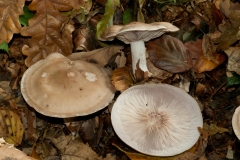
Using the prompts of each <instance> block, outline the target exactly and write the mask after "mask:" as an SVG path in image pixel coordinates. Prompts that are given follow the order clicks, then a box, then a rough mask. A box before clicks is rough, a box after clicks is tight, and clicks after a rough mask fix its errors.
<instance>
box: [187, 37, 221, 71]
mask: <svg viewBox="0 0 240 160" xmlns="http://www.w3.org/2000/svg"><path fill="white" fill-rule="evenodd" d="M184 45H185V46H186V47H187V49H188V50H189V51H190V53H191V58H192V63H193V67H192V69H193V70H194V71H196V72H199V73H201V72H205V71H211V70H213V69H214V68H216V67H217V66H218V65H220V64H221V63H223V62H224V60H225V56H224V55H222V54H216V53H212V54H211V56H209V55H208V54H206V55H207V56H208V57H206V56H204V54H203V49H202V40H200V39H198V40H197V41H189V42H187V43H185V44H184ZM205 50H206V49H205ZM208 58H209V59H208ZM211 59H214V61H213V60H211ZM215 61H216V62H218V63H216V62H215Z"/></svg>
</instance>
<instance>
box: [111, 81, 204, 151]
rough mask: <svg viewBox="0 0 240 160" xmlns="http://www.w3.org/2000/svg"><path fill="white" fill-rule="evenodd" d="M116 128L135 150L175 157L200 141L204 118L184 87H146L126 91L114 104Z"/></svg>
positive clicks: (113, 120)
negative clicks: (199, 128)
mask: <svg viewBox="0 0 240 160" xmlns="http://www.w3.org/2000/svg"><path fill="white" fill-rule="evenodd" d="M111 119H112V125H113V128H114V130H115V132H116V133H117V135H118V136H119V137H120V139H122V140H123V141H124V142H125V143H126V144H128V145H129V146H130V147H132V148H134V149H135V150H137V151H139V152H141V153H144V154H147V155H153V156H174V155H177V154H180V153H182V152H184V151H186V150H188V149H190V148H191V147H192V146H193V145H194V144H195V143H196V142H197V140H198V138H199V136H200V133H199V131H198V127H202V126H203V119H202V114H201V111H200V108H199V106H198V104H197V102H196V101H195V100H194V98H192V97H191V96H190V95H188V94H187V93H186V92H185V91H183V90H182V89H180V88H177V87H174V86H171V85H166V84H146V85H138V86H134V87H131V88H129V89H127V90H126V91H124V92H123V93H122V94H121V95H120V96H119V97H118V98H117V100H116V102H115V103H114V106H113V109H112V112H111Z"/></svg>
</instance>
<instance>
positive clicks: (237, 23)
mask: <svg viewBox="0 0 240 160" xmlns="http://www.w3.org/2000/svg"><path fill="white" fill-rule="evenodd" d="M229 19H230V22H231V26H230V27H229V28H227V29H226V30H225V31H224V32H223V33H222V35H221V36H220V37H219V38H218V39H217V40H216V41H215V43H218V46H217V51H221V50H226V49H228V48H229V47H230V46H231V45H232V44H233V43H235V42H236V41H237V40H239V39H240V31H239V27H240V10H235V11H232V12H231V14H230V15H229Z"/></svg>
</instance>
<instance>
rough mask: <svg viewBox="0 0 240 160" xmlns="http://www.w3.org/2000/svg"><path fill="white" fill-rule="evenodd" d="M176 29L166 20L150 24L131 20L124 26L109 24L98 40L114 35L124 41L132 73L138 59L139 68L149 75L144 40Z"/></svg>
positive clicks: (111, 37)
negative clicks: (129, 55)
mask: <svg viewBox="0 0 240 160" xmlns="http://www.w3.org/2000/svg"><path fill="white" fill-rule="evenodd" d="M178 30H179V29H178V28H177V27H176V26H174V25H172V24H171V23H168V22H154V23H150V24H146V23H142V22H131V23H129V24H127V25H125V26H123V25H113V26H110V27H109V28H107V29H106V30H105V31H104V32H103V34H102V35H101V37H100V38H99V40H102V41H112V40H113V39H114V38H115V37H116V38H117V39H119V40H121V41H123V42H124V43H126V44H130V47H131V52H132V69H133V74H134V75H135V71H136V68H137V63H138V61H139V68H140V69H141V70H142V71H144V72H148V75H149V76H150V75H151V74H150V72H149V71H148V68H147V65H146V48H145V44H144V42H146V41H149V40H150V39H153V38H156V37H159V36H161V35H162V34H164V33H165V32H175V31H178Z"/></svg>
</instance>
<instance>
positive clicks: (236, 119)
mask: <svg viewBox="0 0 240 160" xmlns="http://www.w3.org/2000/svg"><path fill="white" fill-rule="evenodd" d="M232 127H233V131H234V133H235V135H236V136H237V138H238V139H239V140H240V106H239V107H238V108H237V109H236V110H235V112H234V114H233V117H232Z"/></svg>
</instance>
